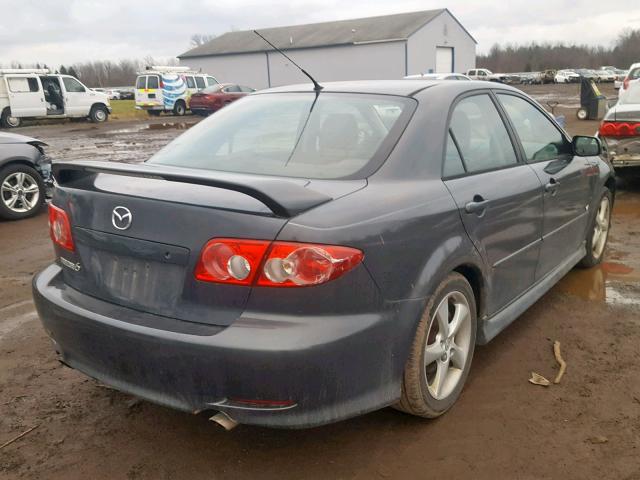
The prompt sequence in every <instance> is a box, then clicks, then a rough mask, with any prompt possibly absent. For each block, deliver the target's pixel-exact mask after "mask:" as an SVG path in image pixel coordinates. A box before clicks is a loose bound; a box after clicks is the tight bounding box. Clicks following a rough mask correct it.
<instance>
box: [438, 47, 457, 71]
mask: <svg viewBox="0 0 640 480" xmlns="http://www.w3.org/2000/svg"><path fill="white" fill-rule="evenodd" d="M436 73H453V47H436Z"/></svg>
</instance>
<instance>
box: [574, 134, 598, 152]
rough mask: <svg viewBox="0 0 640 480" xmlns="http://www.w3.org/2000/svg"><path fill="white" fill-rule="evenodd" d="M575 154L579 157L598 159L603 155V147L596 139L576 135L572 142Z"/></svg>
mask: <svg viewBox="0 0 640 480" xmlns="http://www.w3.org/2000/svg"><path fill="white" fill-rule="evenodd" d="M571 146H572V147H573V154H574V155H576V156H578V157H597V156H598V155H600V154H601V153H602V145H601V144H600V140H598V139H597V138H596V137H586V136H582V135H576V136H575V137H573V140H571Z"/></svg>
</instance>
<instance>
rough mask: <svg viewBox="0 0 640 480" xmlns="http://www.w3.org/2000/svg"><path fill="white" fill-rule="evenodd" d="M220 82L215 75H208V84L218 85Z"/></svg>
mask: <svg viewBox="0 0 640 480" xmlns="http://www.w3.org/2000/svg"><path fill="white" fill-rule="evenodd" d="M217 83H218V82H217V81H216V79H215V78H213V77H207V85H208V86H209V87H210V86H212V85H216V84H217Z"/></svg>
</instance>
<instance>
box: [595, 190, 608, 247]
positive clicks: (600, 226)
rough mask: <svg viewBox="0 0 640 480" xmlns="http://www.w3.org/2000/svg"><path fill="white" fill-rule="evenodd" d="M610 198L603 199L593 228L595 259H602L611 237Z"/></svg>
mask: <svg viewBox="0 0 640 480" xmlns="http://www.w3.org/2000/svg"><path fill="white" fill-rule="evenodd" d="M609 208H610V204H609V198H608V197H606V196H605V197H602V200H600V205H599V206H598V211H597V212H596V218H595V225H594V228H593V237H592V239H591V249H592V250H591V251H592V253H593V257H594V258H595V259H598V258H600V256H601V255H602V253H603V252H604V247H605V245H606V244H607V237H608V236H609Z"/></svg>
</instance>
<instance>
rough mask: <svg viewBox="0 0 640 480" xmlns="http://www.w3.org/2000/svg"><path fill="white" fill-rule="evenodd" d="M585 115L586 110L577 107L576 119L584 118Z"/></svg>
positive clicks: (586, 114) (586, 113) (585, 117)
mask: <svg viewBox="0 0 640 480" xmlns="http://www.w3.org/2000/svg"><path fill="white" fill-rule="evenodd" d="M587 116H588V112H587V109H586V108H579V109H578V111H577V112H576V117H578V120H586V119H587Z"/></svg>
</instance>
